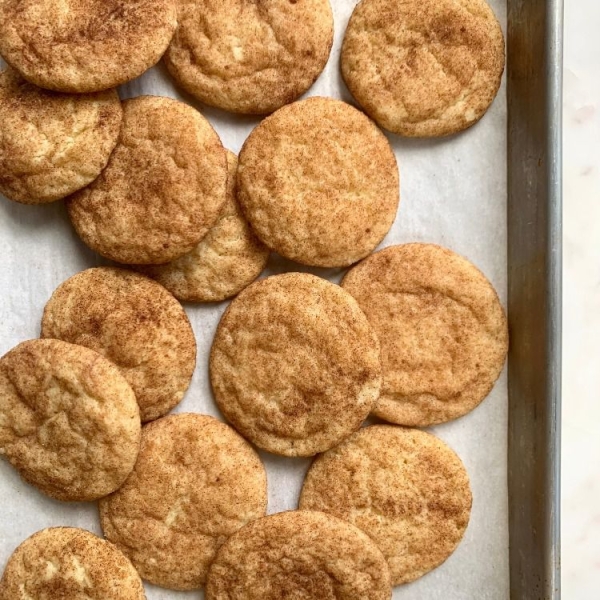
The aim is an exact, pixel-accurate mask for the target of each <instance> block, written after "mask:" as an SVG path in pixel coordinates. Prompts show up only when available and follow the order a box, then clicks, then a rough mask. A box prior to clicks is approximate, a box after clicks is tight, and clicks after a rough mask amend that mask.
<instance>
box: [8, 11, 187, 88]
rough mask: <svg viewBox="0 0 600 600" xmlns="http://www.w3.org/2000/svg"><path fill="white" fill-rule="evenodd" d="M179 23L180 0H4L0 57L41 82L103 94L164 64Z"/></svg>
mask: <svg viewBox="0 0 600 600" xmlns="http://www.w3.org/2000/svg"><path fill="white" fill-rule="evenodd" d="M176 26H177V9H176V0H128V1H127V2H123V1H122V0H62V1H60V2H57V1H56V0H2V2H0V54H1V55H2V57H3V58H4V59H5V60H6V62H7V63H8V64H10V65H11V66H13V67H14V68H15V69H17V70H18V71H20V73H21V74H22V75H23V77H25V79H27V80H28V81H31V83H35V84H36V85H39V86H40V87H43V88H47V89H50V90H56V91H59V92H77V93H81V92H96V91H100V90H106V89H109V88H113V87H116V86H117V85H119V84H121V83H124V82H126V81H129V80H130V79H134V78H135V77H137V76H138V75H141V74H142V73H143V72H144V71H146V70H147V69H149V68H150V67H151V66H152V65H154V64H155V63H157V62H158V60H159V59H160V57H161V56H162V54H163V52H164V51H165V50H166V48H167V46H168V44H169V42H170V41H171V38H172V37H173V33H174V31H175V27H176Z"/></svg>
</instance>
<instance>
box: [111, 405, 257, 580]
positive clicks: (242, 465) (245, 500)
mask: <svg viewBox="0 0 600 600" xmlns="http://www.w3.org/2000/svg"><path fill="white" fill-rule="evenodd" d="M266 509H267V478H266V473H265V469H264V467H263V465H262V463H261V461H260V459H259V457H258V454H256V452H255V451H254V449H253V448H252V447H251V446H250V444H248V443H247V442H246V441H245V440H244V439H243V438H242V437H241V436H239V435H238V434H237V433H236V432H235V431H234V430H233V429H231V427H229V426H228V425H225V423H221V422H220V421H218V420H217V419H214V418H213V417H209V416H206V415H198V414H179V415H171V416H168V417H165V418H163V419H160V420H158V421H155V422H153V423H150V424H149V425H146V426H145V427H144V429H143V432H142V445H141V449H140V454H139V458H138V461H137V463H136V465H135V469H134V470H133V473H132V474H131V475H130V477H129V478H128V479H127V481H126V482H125V484H124V485H123V487H121V489H119V490H118V491H117V492H116V493H114V494H113V495H111V496H109V497H107V498H104V499H103V500H102V501H101V502H100V520H101V523H102V529H103V531H104V535H105V536H106V537H107V539H109V540H110V541H111V542H113V543H115V544H116V545H117V547H118V548H120V549H121V550H122V551H123V552H124V554H125V555H126V556H128V557H129V558H130V559H131V561H132V563H133V564H134V565H135V567H136V569H137V570H138V572H139V573H140V575H141V576H142V578H144V579H146V580H148V581H150V582H151V583H154V584H156V585H160V586H162V587H166V588H169V589H175V590H190V589H195V588H199V587H201V586H202V585H204V582H205V579H206V573H207V571H208V567H209V565H210V563H211V562H212V561H213V559H214V556H215V553H216V552H217V550H218V548H219V547H220V546H221V545H222V544H223V543H224V542H225V540H226V539H227V538H228V537H229V536H230V535H232V534H233V533H234V532H235V531H237V530H238V529H239V528H240V527H242V526H244V525H245V524H246V523H249V522H250V521H252V520H254V519H257V518H259V517H262V516H264V514H265V512H266Z"/></svg>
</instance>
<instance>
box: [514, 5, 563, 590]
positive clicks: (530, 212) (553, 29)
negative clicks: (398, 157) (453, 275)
mask: <svg viewBox="0 0 600 600" xmlns="http://www.w3.org/2000/svg"><path fill="white" fill-rule="evenodd" d="M562 32H563V0H508V35H507V48H508V60H507V64H508V69H507V90H508V91H507V93H508V314H509V326H510V333H511V349H510V351H509V358H508V380H509V381H508V390H509V425H508V490H509V500H508V502H509V539H510V597H511V599H512V600H559V599H560V404H561V296H562V164H561V154H562V52H563V48H562Z"/></svg>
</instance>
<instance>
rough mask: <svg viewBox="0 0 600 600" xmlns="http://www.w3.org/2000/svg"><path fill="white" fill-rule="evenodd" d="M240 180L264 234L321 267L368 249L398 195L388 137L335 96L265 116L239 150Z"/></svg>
mask: <svg viewBox="0 0 600 600" xmlns="http://www.w3.org/2000/svg"><path fill="white" fill-rule="evenodd" d="M237 185H238V199H239V201H240V204H241V205H242V208H243V210H244V214H245V215H246V217H247V219H248V220H249V221H250V225H251V226H252V229H253V230H254V231H255V233H256V234H257V236H258V237H259V238H260V239H261V240H262V241H263V242H264V243H265V244H266V245H267V246H268V247H270V248H271V249H273V250H275V251H276V252H278V253H279V254H281V255H282V256H285V257H286V258H289V259H291V260H295V261H297V262H300V263H303V264H307V265H313V266H319V267H343V266H348V265H350V264H352V263H354V262H356V261H357V260H360V259H361V258H363V257H365V256H366V255H367V254H369V253H370V252H371V251H372V250H373V249H374V248H375V247H376V246H377V244H379V242H381V240H382V239H383V237H384V236H385V234H386V233H387V232H388V231H389V229H390V227H391V226H392V223H393V222H394V218H395V216H396V210H397V208H398V201H399V176H398V166H397V164H396V158H395V156H394V153H393V152H392V149H391V148H390V145H389V142H388V141H387V139H386V138H385V136H384V135H383V133H382V132H381V131H380V130H379V129H378V128H377V127H376V126H375V124H374V123H373V122H372V121H371V120H370V119H369V118H368V117H366V116H365V115H364V114H363V113H362V112H360V111H358V110H356V109H355V108H353V107H352V106H350V105H349V104H346V103H345V102H341V101H340V100H334V99H332V98H319V97H316V98H308V99H307V100H301V101H299V102H294V103H293V104H290V105H288V106H284V107H283V108H281V109H279V110H278V111H277V112H275V113H273V114H272V115H271V116H270V117H267V118H266V119H264V120H263V121H262V122H261V123H260V124H259V125H258V126H257V127H256V128H255V129H254V130H253V131H252V133H251V134H250V136H249V137H248V139H247V140H246V142H245V143H244V146H243V148H242V150H241V152H240V157H239V165H238V177H237Z"/></svg>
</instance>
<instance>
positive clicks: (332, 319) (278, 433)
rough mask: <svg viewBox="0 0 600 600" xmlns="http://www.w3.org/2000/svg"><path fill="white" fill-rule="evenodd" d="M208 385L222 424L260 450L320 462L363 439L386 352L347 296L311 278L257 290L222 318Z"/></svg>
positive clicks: (297, 276) (278, 279) (259, 285)
mask: <svg viewBox="0 0 600 600" xmlns="http://www.w3.org/2000/svg"><path fill="white" fill-rule="evenodd" d="M210 378H211V383H212V388H213V391H214V393H215V399H216V401H217V404H218V405H219V408H220V409H221V411H222V412H223V415H224V416H225V418H226V419H228V420H229V421H230V422H231V423H232V424H233V426H234V427H235V428H236V429H237V430H238V431H239V432H240V433H241V434H242V435H244V436H245V437H246V438H248V439H249V440H251V441H252V442H253V443H254V444H256V445H257V446H259V447H260V448H263V449H265V450H268V451H269V452H273V453H275V454H282V455H285V456H312V455H313V454H316V453H317V452H323V451H324V450H326V449H328V448H331V447H332V446H334V445H335V444H337V443H339V442H340V441H341V440H343V439H344V438H345V437H347V436H348V435H350V433H352V432H353V431H355V430H356V429H358V428H359V427H360V425H361V423H362V422H363V421H364V419H365V418H366V417H367V415H368V414H369V412H370V411H371V410H372V408H373V406H374V404H375V402H376V400H377V397H378V394H379V388H380V385H381V365H380V361H379V344H378V342H377V338H376V336H375V334H374V333H373V330H372V329H371V327H370V325H369V323H368V322H367V319H366V318H365V315H364V314H363V312H362V311H361V310H360V309H359V307H358V305H357V304H356V302H355V301H354V299H353V298H352V297H351V296H350V295H349V294H347V293H346V292H344V290H342V289H341V288H340V287H339V286H337V285H334V284H332V283H330V282H328V281H326V280H324V279H320V278H319V277H315V276H314V275H308V274H306V273H287V274H284V275H276V276H273V277H268V278H267V279H263V280H260V281H257V282H255V283H253V284H252V285H250V286H249V287H247V288H246V289H245V290H244V291H242V292H241V293H240V294H239V296H237V298H235V299H234V300H233V301H232V303H231V304H230V305H229V307H228V309H227V311H226V312H225V314H224V315H223V317H222V318H221V321H220V323H219V326H218V328H217V333H216V335H215V338H214V340H213V345H212V349H211V354H210Z"/></svg>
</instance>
